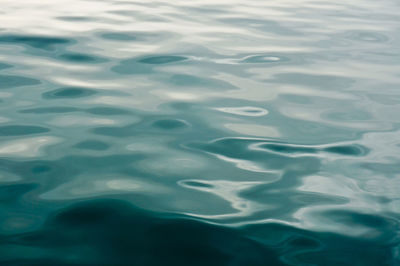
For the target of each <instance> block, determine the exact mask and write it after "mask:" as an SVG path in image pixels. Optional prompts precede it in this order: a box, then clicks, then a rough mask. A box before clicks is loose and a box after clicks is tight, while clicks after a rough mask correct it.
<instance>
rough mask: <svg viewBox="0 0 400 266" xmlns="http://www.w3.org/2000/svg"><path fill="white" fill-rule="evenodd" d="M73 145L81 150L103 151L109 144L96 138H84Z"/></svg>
mask: <svg viewBox="0 0 400 266" xmlns="http://www.w3.org/2000/svg"><path fill="white" fill-rule="evenodd" d="M74 147H75V148H78V149H82V150H95V151H104V150H107V149H108V148H109V147H110V145H109V144H107V143H105V142H102V141H98V140H86V141H82V142H79V143H78V144H76V145H75V146H74Z"/></svg>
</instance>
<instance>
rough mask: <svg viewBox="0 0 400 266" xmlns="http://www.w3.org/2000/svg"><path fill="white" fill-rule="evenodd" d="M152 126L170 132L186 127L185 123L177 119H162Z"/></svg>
mask: <svg viewBox="0 0 400 266" xmlns="http://www.w3.org/2000/svg"><path fill="white" fill-rule="evenodd" d="M153 126H154V127H157V128H160V129H165V130H171V129H179V128H184V127H187V126H188V124H187V122H185V121H182V120H179V119H162V120H158V121H155V122H154V123H153Z"/></svg>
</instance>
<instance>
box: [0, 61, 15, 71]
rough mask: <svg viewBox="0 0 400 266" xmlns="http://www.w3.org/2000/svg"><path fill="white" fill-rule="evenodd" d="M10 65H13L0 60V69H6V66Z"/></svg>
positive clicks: (9, 66)
mask: <svg viewBox="0 0 400 266" xmlns="http://www.w3.org/2000/svg"><path fill="white" fill-rule="evenodd" d="M12 67H13V66H12V65H9V64H5V63H1V62H0V70H3V69H7V68H12Z"/></svg>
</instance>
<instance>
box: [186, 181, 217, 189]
mask: <svg viewBox="0 0 400 266" xmlns="http://www.w3.org/2000/svg"><path fill="white" fill-rule="evenodd" d="M180 184H182V185H184V186H187V187H195V188H213V185H211V184H207V183H204V182H201V181H200V180H199V181H197V180H196V181H195V180H185V181H183V182H180Z"/></svg>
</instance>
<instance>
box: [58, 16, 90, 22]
mask: <svg viewBox="0 0 400 266" xmlns="http://www.w3.org/2000/svg"><path fill="white" fill-rule="evenodd" d="M56 19H58V20H62V21H72V22H74V21H77V22H85V21H93V20H94V19H93V18H92V17H84V16H59V17H56Z"/></svg>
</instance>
